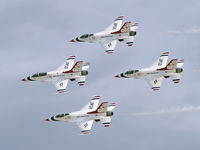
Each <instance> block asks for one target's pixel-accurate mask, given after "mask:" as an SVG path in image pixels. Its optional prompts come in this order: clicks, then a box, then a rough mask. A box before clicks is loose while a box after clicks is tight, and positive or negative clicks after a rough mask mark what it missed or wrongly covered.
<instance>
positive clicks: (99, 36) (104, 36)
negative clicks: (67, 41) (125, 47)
mask: <svg viewBox="0 0 200 150" xmlns="http://www.w3.org/2000/svg"><path fill="white" fill-rule="evenodd" d="M129 37H130V35H129V32H128V33H117V34H111V33H105V32H99V33H95V34H94V35H93V36H90V37H88V38H85V39H82V38H79V39H80V40H81V41H83V42H89V43H95V42H102V41H113V40H120V39H126V38H129Z"/></svg>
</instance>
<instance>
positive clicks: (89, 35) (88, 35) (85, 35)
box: [80, 34, 94, 39]
mask: <svg viewBox="0 0 200 150" xmlns="http://www.w3.org/2000/svg"><path fill="white" fill-rule="evenodd" d="M93 35H94V34H83V35H82V36H80V38H81V39H86V38H88V37H91V36H93Z"/></svg>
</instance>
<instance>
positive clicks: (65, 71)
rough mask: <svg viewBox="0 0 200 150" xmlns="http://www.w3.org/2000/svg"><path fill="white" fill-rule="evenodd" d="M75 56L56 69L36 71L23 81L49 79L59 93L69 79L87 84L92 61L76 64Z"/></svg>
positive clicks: (63, 89)
mask: <svg viewBox="0 0 200 150" xmlns="http://www.w3.org/2000/svg"><path fill="white" fill-rule="evenodd" d="M74 59H75V56H70V57H69V58H67V59H66V61H65V62H64V63H63V64H62V65H61V66H60V67H58V68H57V69H56V70H54V71H50V72H41V73H35V74H33V75H32V76H28V77H27V78H24V79H22V81H36V80H38V81H41V82H45V81H49V82H52V83H53V84H54V85H55V87H56V89H57V91H58V92H59V93H64V91H65V89H66V88H67V83H68V81H69V80H71V81H77V82H78V84H79V85H80V86H82V85H84V84H85V80H86V75H88V71H87V70H88V69H89V65H90V63H86V64H85V65H83V61H78V62H76V64H75V65H74V66H73V64H74Z"/></svg>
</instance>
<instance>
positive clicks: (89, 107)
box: [80, 96, 100, 112]
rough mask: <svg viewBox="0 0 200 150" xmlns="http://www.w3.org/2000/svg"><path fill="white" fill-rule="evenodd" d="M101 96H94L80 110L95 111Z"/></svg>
mask: <svg viewBox="0 0 200 150" xmlns="http://www.w3.org/2000/svg"><path fill="white" fill-rule="evenodd" d="M99 99H100V96H93V97H92V99H91V101H90V102H89V103H88V104H86V105H85V106H84V107H83V108H82V109H81V110H80V111H82V112H92V111H95V110H96V109H97V107H98V104H99Z"/></svg>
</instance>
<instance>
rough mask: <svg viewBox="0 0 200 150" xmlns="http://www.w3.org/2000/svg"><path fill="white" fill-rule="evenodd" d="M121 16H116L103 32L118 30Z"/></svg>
mask: <svg viewBox="0 0 200 150" xmlns="http://www.w3.org/2000/svg"><path fill="white" fill-rule="evenodd" d="M122 21H123V16H119V17H117V18H116V19H115V20H114V22H113V23H112V24H111V25H110V26H108V27H107V28H106V30H104V32H115V31H118V30H119V29H120V28H121V26H122Z"/></svg>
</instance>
